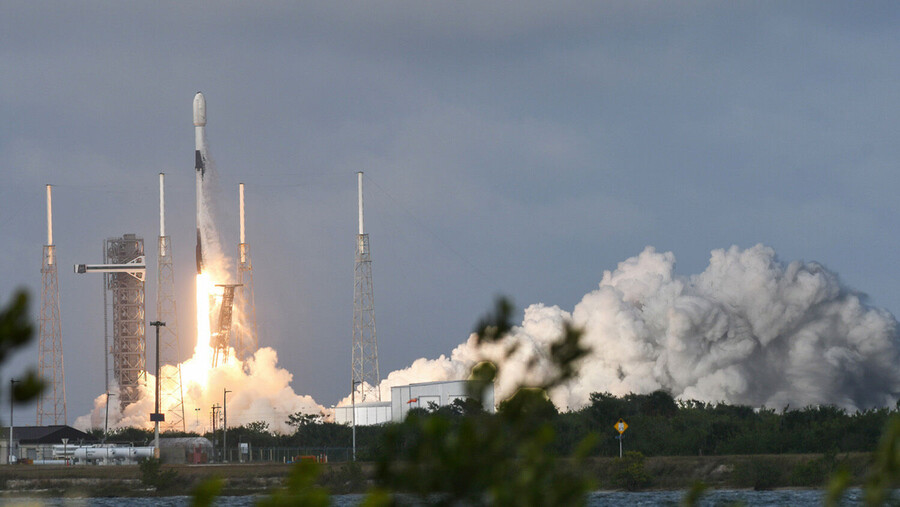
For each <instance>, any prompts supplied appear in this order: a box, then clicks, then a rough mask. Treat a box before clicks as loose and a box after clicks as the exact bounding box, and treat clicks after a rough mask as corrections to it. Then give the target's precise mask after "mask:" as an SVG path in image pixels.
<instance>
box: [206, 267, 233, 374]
mask: <svg viewBox="0 0 900 507" xmlns="http://www.w3.org/2000/svg"><path fill="white" fill-rule="evenodd" d="M216 287H222V302H221V304H219V320H218V324H217V325H216V329H215V331H213V332H212V333H210V338H209V340H210V344H209V346H210V347H212V348H213V357H212V367H213V368H215V367H216V366H218V364H219V357H221V358H222V364H225V361H226V360H227V359H228V333H229V332H230V331H231V320H232V319H231V317H232V315H233V312H232V310H233V307H234V289H235V288H236V287H240V285H238V284H227V285H226V284H220V285H216Z"/></svg>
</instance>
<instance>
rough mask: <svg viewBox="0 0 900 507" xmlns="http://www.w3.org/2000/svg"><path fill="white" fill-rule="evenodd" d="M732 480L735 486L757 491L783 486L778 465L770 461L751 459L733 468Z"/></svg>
mask: <svg viewBox="0 0 900 507" xmlns="http://www.w3.org/2000/svg"><path fill="white" fill-rule="evenodd" d="M732 479H733V480H734V483H735V485H736V486H738V487H741V488H753V489H755V490H757V491H759V490H766V489H772V488H774V487H776V486H778V485H779V484H783V482H784V481H782V479H781V473H780V471H779V468H778V465H777V464H776V463H774V462H773V461H772V460H770V459H766V458H753V459H749V460H747V461H744V462H742V463H740V464H738V465H736V466H735V467H734V472H733V473H732Z"/></svg>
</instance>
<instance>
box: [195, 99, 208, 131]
mask: <svg viewBox="0 0 900 507" xmlns="http://www.w3.org/2000/svg"><path fill="white" fill-rule="evenodd" d="M205 125H206V99H205V98H203V94H202V93H201V92H197V95H194V126H197V127H203V126H205Z"/></svg>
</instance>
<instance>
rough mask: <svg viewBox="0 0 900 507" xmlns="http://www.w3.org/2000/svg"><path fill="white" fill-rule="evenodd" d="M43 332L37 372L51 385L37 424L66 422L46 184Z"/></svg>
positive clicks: (41, 400)
mask: <svg viewBox="0 0 900 507" xmlns="http://www.w3.org/2000/svg"><path fill="white" fill-rule="evenodd" d="M40 335H41V338H40V343H39V346H38V349H39V352H38V354H39V357H38V374H39V375H40V377H41V378H42V379H44V380H45V381H46V382H47V383H48V384H49V385H48V386H47V387H46V388H45V389H44V392H43V393H41V396H40V398H38V404H37V425H38V426H43V425H46V424H52V425H60V424H66V376H65V371H64V369H63V350H62V332H61V330H60V323H59V282H58V277H57V269H56V246H55V245H54V244H53V212H52V202H51V187H50V185H47V244H46V245H44V262H43V265H42V266H41V321H40ZM10 424H12V421H10Z"/></svg>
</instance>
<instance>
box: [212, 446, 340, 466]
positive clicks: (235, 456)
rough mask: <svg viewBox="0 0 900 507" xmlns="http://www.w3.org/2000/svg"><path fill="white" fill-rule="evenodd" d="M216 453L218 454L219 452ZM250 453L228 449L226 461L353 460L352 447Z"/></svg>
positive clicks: (252, 450) (254, 450)
mask: <svg viewBox="0 0 900 507" xmlns="http://www.w3.org/2000/svg"><path fill="white" fill-rule="evenodd" d="M229 447H230V446H229ZM216 451H217V454H218V451H219V450H218V449H217V450H216ZM249 451H250V452H249V453H247V454H244V455H243V456H239V450H238V449H234V448H231V449H228V451H227V453H226V455H227V456H226V459H227V461H228V462H230V463H237V462H250V463H253V462H269V463H272V462H275V463H290V462H293V461H295V460H296V459H297V458H298V457H300V456H315V457H316V458H317V459H319V460H320V461H322V462H326V463H342V462H347V461H350V460H351V459H352V458H353V449H352V448H350V447H259V448H254V447H250V449H249Z"/></svg>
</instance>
